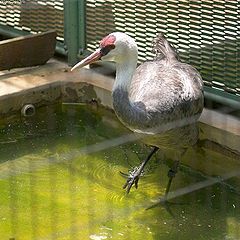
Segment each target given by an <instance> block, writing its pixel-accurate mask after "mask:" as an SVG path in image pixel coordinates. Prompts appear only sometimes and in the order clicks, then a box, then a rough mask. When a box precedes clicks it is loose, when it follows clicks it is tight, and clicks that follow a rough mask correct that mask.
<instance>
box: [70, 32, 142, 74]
mask: <svg viewBox="0 0 240 240" xmlns="http://www.w3.org/2000/svg"><path fill="white" fill-rule="evenodd" d="M137 54H138V50H137V44H136V42H135V41H134V39H133V38H131V37H130V36H128V35H127V34H125V33H122V32H114V33H111V34H109V35H107V36H106V37H104V38H103V39H102V40H101V41H100V45H99V48H98V49H97V50H96V51H95V52H93V53H92V54H91V55H89V56H88V57H86V58H84V59H83V60H82V61H80V62H79V63H77V64H76V65H75V66H73V67H72V69H71V71H73V70H74V69H76V68H78V67H84V66H86V65H88V64H91V63H93V62H96V61H98V60H102V61H113V62H116V63H118V62H122V61H124V60H126V58H130V57H134V58H137Z"/></svg>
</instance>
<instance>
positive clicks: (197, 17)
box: [0, 0, 240, 105]
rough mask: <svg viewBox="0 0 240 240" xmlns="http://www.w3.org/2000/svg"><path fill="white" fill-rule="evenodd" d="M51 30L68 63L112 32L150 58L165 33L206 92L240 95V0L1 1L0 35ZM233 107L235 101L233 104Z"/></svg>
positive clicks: (143, 58) (230, 96) (142, 58)
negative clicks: (155, 41) (159, 36)
mask: <svg viewBox="0 0 240 240" xmlns="http://www.w3.org/2000/svg"><path fill="white" fill-rule="evenodd" d="M52 29H55V30H56V31H57V33H58V38H57V39H58V42H59V45H58V46H60V49H61V52H64V53H65V54H68V60H69V63H70V64H73V63H75V62H76V61H77V59H78V58H79V57H82V56H84V55H85V54H86V53H87V52H89V51H93V50H94V49H95V48H96V47H97V46H98V43H99V40H100V39H101V38H102V37H104V36H105V35H106V34H108V33H110V32H113V31H123V32H126V33H128V34H129V35H131V36H132V37H134V38H135V39H136V41H137V44H138V47H139V62H142V61H146V60H150V59H151V58H152V57H153V53H152V51H151V47H152V39H153V38H154V37H155V36H156V35H157V33H158V32H163V33H164V34H166V36H167V37H168V39H169V40H170V41H171V43H172V44H173V45H174V46H175V47H176V48H177V49H178V51H179V54H180V57H181V58H182V60H184V61H186V62H188V63H190V64H192V65H194V66H195V67H196V68H197V69H198V70H199V71H200V73H201V75H202V77H203V79H204V83H205V90H206V93H207V94H214V95H216V96H224V97H225V100H226V101H232V100H235V101H238V100H239V96H240V80H239V79H240V65H239V52H240V37H239V33H240V2H239V1H238V0H231V1H225V0H201V1H198V0H180V1H176V0H157V1H156V0H134V1H133V0H127V1H120V0H116V1H115V0H68V1H67V0H65V1H64V0H58V1H52V0H50V1H46V0H42V1H34V0H18V1H8V0H5V1H1V4H0V33H5V34H8V35H14V33H15V34H23V33H25V34H26V33H37V32H43V31H46V30H52ZM235 105H236V104H235Z"/></svg>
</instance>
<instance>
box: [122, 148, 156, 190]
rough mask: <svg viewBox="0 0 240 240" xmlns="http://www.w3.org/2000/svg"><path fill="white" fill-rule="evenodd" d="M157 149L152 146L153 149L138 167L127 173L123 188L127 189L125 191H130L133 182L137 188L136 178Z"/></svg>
mask: <svg viewBox="0 0 240 240" xmlns="http://www.w3.org/2000/svg"><path fill="white" fill-rule="evenodd" d="M157 151H158V147H154V148H153V150H152V151H151V152H150V154H149V155H148V157H147V158H146V159H145V160H144V161H143V162H142V163H141V164H140V166H139V167H136V168H135V169H134V170H133V171H132V172H131V173H130V174H129V175H128V179H127V182H126V183H125V184H124V186H123V189H125V188H126V189H127V193H129V192H130V190H131V187H132V185H133V184H135V188H138V180H139V178H140V176H141V174H142V173H143V169H144V167H145V165H146V164H147V162H148V161H149V160H150V159H151V157H152V156H153V154H154V153H155V152H157Z"/></svg>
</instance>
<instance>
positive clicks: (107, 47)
mask: <svg viewBox="0 0 240 240" xmlns="http://www.w3.org/2000/svg"><path fill="white" fill-rule="evenodd" d="M114 48H115V46H114V45H107V46H105V47H103V48H101V50H100V52H101V55H102V56H105V55H107V54H108V53H109V52H110V51H111V50H112V49H114Z"/></svg>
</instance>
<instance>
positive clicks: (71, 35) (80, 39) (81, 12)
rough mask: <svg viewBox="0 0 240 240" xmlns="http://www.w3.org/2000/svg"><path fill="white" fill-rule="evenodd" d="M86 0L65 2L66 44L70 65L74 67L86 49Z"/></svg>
mask: <svg viewBox="0 0 240 240" xmlns="http://www.w3.org/2000/svg"><path fill="white" fill-rule="evenodd" d="M85 6H86V2H85V0H64V42H65V46H64V47H65V49H66V51H67V56H68V63H69V64H70V65H73V64H74V63H76V61H77V60H78V58H79V55H83V54H84V51H85V49H86V38H85V32H86V31H85Z"/></svg>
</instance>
